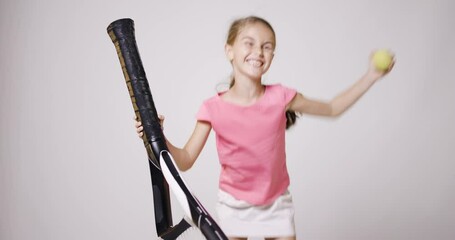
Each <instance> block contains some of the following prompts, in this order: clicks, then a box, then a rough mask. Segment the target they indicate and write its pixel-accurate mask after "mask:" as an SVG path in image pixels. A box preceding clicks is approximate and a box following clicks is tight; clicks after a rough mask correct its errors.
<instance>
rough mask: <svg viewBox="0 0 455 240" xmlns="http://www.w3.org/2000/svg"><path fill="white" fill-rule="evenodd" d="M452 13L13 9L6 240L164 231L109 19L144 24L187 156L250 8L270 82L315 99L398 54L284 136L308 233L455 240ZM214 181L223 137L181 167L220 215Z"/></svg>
mask: <svg viewBox="0 0 455 240" xmlns="http://www.w3.org/2000/svg"><path fill="white" fill-rule="evenodd" d="M454 10H455V3H454V2H453V1H450V0H445V1H443V0H439V1H430V0H428V1H425V0H418V1H410V0H409V1H406V0H401V1H391V0H384V1H361V0H346V1H259V0H255V1H239V0H231V1H209V0H205V1H202V0H200V1H150V0H147V1H118V0H113V1H102V0H90V1H88V0H82V1H61V0H41V1H37V0H27V1H26V0H14V1H13V0H2V1H1V2H0V33H1V35H0V43H1V44H0V74H1V75H0V76H1V80H0V116H1V117H0V131H1V138H0V191H1V192H0V193H1V197H0V239H2V240H3V239H5V240H22V239H30V240H31V239H37V240H53V239H55V240H56V239H67V240H70V239H111V240H114V239H155V238H156V231H155V226H154V217H153V216H154V215H153V205H152V204H153V203H152V193H151V189H150V188H151V185H150V173H149V170H148V164H147V160H146V154H145V150H144V147H143V145H142V141H141V140H140V139H138V137H137V136H136V133H135V130H134V127H133V125H134V124H133V116H134V113H133V109H132V106H131V102H130V100H129V96H128V92H127V89H126V85H125V83H124V79H123V75H122V72H121V69H120V64H119V61H118V58H117V55H116V52H115V48H114V46H113V44H112V42H111V40H110V39H109V37H108V35H107V33H106V27H107V25H108V24H109V23H111V22H112V21H114V20H116V19H119V18H124V17H129V18H132V19H134V21H135V23H136V38H137V44H138V46H139V51H140V53H141V57H142V61H143V63H144V66H145V70H146V72H147V76H148V79H149V82H150V85H151V88H152V92H153V94H154V99H155V103H156V105H157V108H158V110H159V112H160V113H161V114H163V115H165V116H166V121H165V134H166V136H167V137H168V138H169V139H171V141H172V142H173V143H174V144H175V145H178V146H182V145H184V144H185V142H186V140H187V139H188V137H189V136H190V134H191V132H192V130H193V127H194V123H195V114H196V112H197V110H198V108H199V106H200V104H201V103H202V101H203V100H204V99H206V98H208V97H210V96H212V95H213V94H215V93H216V88H217V85H219V84H220V83H222V82H226V81H227V79H228V77H229V74H230V72H231V67H230V65H229V62H228V61H227V59H226V57H225V55H224V41H225V37H226V33H227V30H228V26H229V24H230V23H231V21H232V20H234V19H235V18H237V17H242V16H246V15H250V14H254V15H258V16H261V17H264V18H266V19H267V20H269V21H270V22H271V24H272V25H273V26H274V28H275V31H276V33H277V44H278V46H277V51H276V55H275V59H274V63H273V64H272V67H271V69H270V71H269V72H268V73H267V74H266V76H265V78H264V81H265V83H281V84H284V85H286V86H289V87H293V88H296V89H298V91H300V92H301V93H303V94H304V95H306V96H307V97H310V98H315V99H321V100H330V99H331V98H332V97H334V96H336V94H338V93H340V92H341V91H343V90H344V89H346V88H347V87H348V86H350V84H352V83H353V82H354V81H356V80H357V79H358V78H359V77H360V76H361V75H362V74H363V73H364V72H365V71H366V68H367V64H368V57H369V55H370V53H371V51H372V50H374V49H378V48H388V49H391V50H392V51H393V52H395V54H396V58H397V63H396V66H395V69H394V70H393V72H392V73H391V74H390V75H388V76H387V77H386V78H384V79H382V80H381V81H379V82H378V83H377V84H375V85H374V86H373V87H372V88H371V89H370V91H369V92H368V93H367V94H366V95H365V96H364V97H363V98H362V99H361V100H360V101H359V102H358V103H357V104H356V105H354V106H353V107H352V108H351V109H350V110H349V111H348V112H347V113H346V114H344V115H343V116H341V117H340V118H337V119H324V118H320V117H312V116H303V117H301V118H300V120H299V121H298V123H297V125H296V126H295V127H294V128H292V129H291V130H289V131H288V132H287V139H286V140H287V157H288V168H289V172H290V175H291V186H290V190H291V192H292V194H293V197H294V203H295V210H296V216H295V220H296V227H297V234H298V238H299V239H308V240H332V239H333V240H339V239H349V240H355V239H373V240H374V239H377V240H383V239H387V240H393V239H416V240H420V239H422V240H423V239H438V240H449V239H455V206H454V202H455V174H454V169H455V162H454V159H455V145H454V143H455V130H454V122H455V107H454V102H455V94H454V93H455V81H454V77H453V71H454V69H453V68H454V63H455V62H454V60H453V58H454V56H455V47H454V46H453V43H454V42H455V31H454V25H455V17H454V15H453V12H454ZM218 174H219V165H218V160H217V155H216V149H215V138H214V133H213V132H212V134H211V136H210V138H209V141H208V143H207V145H206V148H205V149H204V151H203V153H202V154H201V156H200V158H199V159H198V161H197V162H196V164H195V166H194V167H193V168H192V169H191V170H190V171H188V172H186V173H184V174H183V175H184V177H185V180H186V182H187V183H188V185H189V186H190V187H191V188H192V189H193V191H194V193H195V195H196V196H198V198H199V199H200V200H201V202H202V203H203V204H204V205H205V206H206V208H207V209H208V210H209V211H210V212H211V213H212V215H215V211H214V208H215V202H216V194H217V184H218V183H217V181H218ZM173 204H174V205H175V206H177V203H173ZM176 208H177V211H176V212H175V213H174V214H175V215H176V216H175V221H177V220H178V218H179V216H180V214H181V212H180V210H179V209H178V207H176Z"/></svg>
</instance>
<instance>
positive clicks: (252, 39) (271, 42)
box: [242, 36, 275, 46]
mask: <svg viewBox="0 0 455 240" xmlns="http://www.w3.org/2000/svg"><path fill="white" fill-rule="evenodd" d="M242 40H251V41H256V40H255V39H254V38H252V37H250V36H245V37H243V38H242ZM265 44H272V45H273V46H275V42H274V41H266V42H264V43H263V44H262V45H265Z"/></svg>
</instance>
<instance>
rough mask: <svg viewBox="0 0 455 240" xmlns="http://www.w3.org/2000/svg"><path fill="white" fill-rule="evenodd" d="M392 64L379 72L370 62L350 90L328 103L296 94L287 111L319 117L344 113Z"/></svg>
mask: <svg viewBox="0 0 455 240" xmlns="http://www.w3.org/2000/svg"><path fill="white" fill-rule="evenodd" d="M393 65H394V62H393V63H392V64H391V65H390V67H389V69H388V70H386V71H384V72H380V71H378V70H376V68H375V67H374V64H373V61H372V60H370V67H369V69H368V71H367V73H366V74H365V75H363V76H362V77H361V78H360V79H359V80H358V81H357V82H356V83H354V84H353V85H352V86H351V87H350V88H348V89H347V90H345V91H344V92H342V93H341V94H339V95H338V96H336V97H335V98H334V99H333V100H332V101H330V102H321V101H315V100H311V99H308V98H305V97H304V96H303V95H302V94H300V93H297V94H296V96H295V97H294V99H293V100H292V101H291V102H290V103H289V104H288V110H291V111H295V112H298V113H306V114H312V115H320V116H330V117H336V116H339V115H341V114H342V113H344V112H345V111H346V110H347V109H349V107H351V106H352V105H353V104H354V103H355V102H356V101H357V100H358V99H359V98H360V97H361V96H362V95H363V94H364V93H365V92H367V90H368V89H369V88H370V87H371V86H372V85H373V84H374V83H375V82H376V81H377V80H378V79H380V78H382V77H383V76H385V75H386V74H387V73H389V72H390V71H391V70H392V68H393Z"/></svg>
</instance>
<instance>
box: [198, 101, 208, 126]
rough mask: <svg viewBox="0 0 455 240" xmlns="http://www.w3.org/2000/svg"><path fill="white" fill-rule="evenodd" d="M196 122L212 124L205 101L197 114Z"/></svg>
mask: <svg viewBox="0 0 455 240" xmlns="http://www.w3.org/2000/svg"><path fill="white" fill-rule="evenodd" d="M196 120H198V121H205V122H210V114H209V109H208V106H207V101H204V102H203V103H202V105H201V107H200V108H199V111H198V112H197V114H196Z"/></svg>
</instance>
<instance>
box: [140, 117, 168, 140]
mask: <svg viewBox="0 0 455 240" xmlns="http://www.w3.org/2000/svg"><path fill="white" fill-rule="evenodd" d="M158 118H159V119H160V125H161V129H163V123H164V116H163V115H158ZM134 121H135V123H134V126H135V127H136V132H137V136H138V137H139V138H142V136H144V132H143V131H144V127H143V126H142V123H141V122H140V121H139V120H138V119H137V117H136V116H135V117H134Z"/></svg>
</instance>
